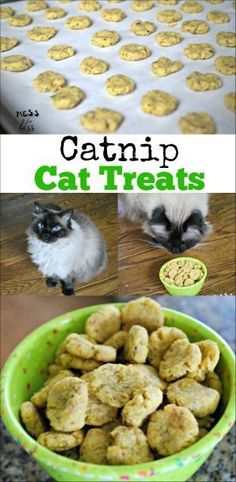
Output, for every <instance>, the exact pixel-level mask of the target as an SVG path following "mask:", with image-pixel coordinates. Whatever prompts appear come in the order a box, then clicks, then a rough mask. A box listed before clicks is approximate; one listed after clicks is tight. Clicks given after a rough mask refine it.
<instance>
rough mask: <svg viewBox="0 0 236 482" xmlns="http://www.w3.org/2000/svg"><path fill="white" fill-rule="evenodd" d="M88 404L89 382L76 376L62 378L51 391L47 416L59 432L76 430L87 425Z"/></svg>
mask: <svg viewBox="0 0 236 482" xmlns="http://www.w3.org/2000/svg"><path fill="white" fill-rule="evenodd" d="M87 404H88V389H87V383H86V382H84V381H83V380H79V379H78V378H76V377H67V378H65V379H64V380H61V381H59V382H57V383H55V385H53V387H52V388H51V390H50V391H49V394H48V399H47V417H48V419H49V420H50V423H51V426H52V428H53V429H54V430H56V431H58V432H60V431H61V432H74V431H75V430H80V429H81V428H82V427H83V426H84V425H85V416H86V409H87Z"/></svg>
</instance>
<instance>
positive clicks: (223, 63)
mask: <svg viewBox="0 0 236 482" xmlns="http://www.w3.org/2000/svg"><path fill="white" fill-rule="evenodd" d="M215 68H216V70H218V72H221V74H224V75H235V73H236V63H235V57H233V56H228V57H227V56H225V55H221V56H220V57H218V58H217V59H216V61H215Z"/></svg>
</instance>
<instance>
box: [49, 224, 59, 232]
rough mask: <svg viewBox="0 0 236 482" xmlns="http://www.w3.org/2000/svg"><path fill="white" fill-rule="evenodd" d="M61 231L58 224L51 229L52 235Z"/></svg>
mask: <svg viewBox="0 0 236 482" xmlns="http://www.w3.org/2000/svg"><path fill="white" fill-rule="evenodd" d="M61 230H62V227H61V226H60V225H59V224H56V226H53V227H52V229H51V232H52V233H59V231H61Z"/></svg>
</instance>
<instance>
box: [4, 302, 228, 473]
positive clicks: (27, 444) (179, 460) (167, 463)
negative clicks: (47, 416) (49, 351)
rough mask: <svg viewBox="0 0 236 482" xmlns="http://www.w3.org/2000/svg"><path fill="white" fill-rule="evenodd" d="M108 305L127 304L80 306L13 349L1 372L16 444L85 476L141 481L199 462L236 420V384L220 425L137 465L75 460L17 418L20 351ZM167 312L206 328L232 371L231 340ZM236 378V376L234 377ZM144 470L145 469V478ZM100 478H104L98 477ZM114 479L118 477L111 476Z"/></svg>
mask: <svg viewBox="0 0 236 482" xmlns="http://www.w3.org/2000/svg"><path fill="white" fill-rule="evenodd" d="M106 304H109V305H110V304H113V305H114V306H117V307H118V308H120V307H121V306H123V305H124V303H103V304H99V305H92V306H89V307H86V308H79V309H76V310H73V311H70V312H67V313H65V314H63V315H60V316H57V317H55V318H53V319H52V320H50V321H48V322H46V323H43V324H42V325H41V326H39V327H38V328H36V329H35V330H33V331H32V332H31V333H29V334H28V335H27V336H26V337H25V338H24V339H23V340H22V341H21V342H20V343H19V344H18V345H17V346H16V347H15V348H14V350H13V351H12V353H11V354H10V356H9V357H8V359H7V360H6V362H5V364H4V367H3V369H2V374H1V379H2V382H1V387H2V388H1V411H2V419H3V422H4V424H5V426H6V428H7V429H8V431H9V433H10V435H11V436H12V437H13V438H14V439H15V441H16V443H17V444H18V445H20V446H22V448H23V449H24V450H26V452H28V453H30V454H31V455H32V456H33V457H34V459H36V460H37V461H38V462H39V463H42V464H43V465H44V466H45V467H46V466H51V467H53V468H54V470H60V467H61V466H63V470H65V469H68V471H70V470H72V469H73V474H74V475H80V476H81V475H83V476H85V474H86V472H88V471H89V470H91V472H92V471H95V470H99V471H101V473H102V474H103V477H105V476H107V477H108V476H109V475H110V476H111V475H112V474H113V475H114V473H116V474H118V475H119V474H120V473H122V472H123V473H124V472H127V474H128V473H132V472H135V471H137V472H138V473H140V475H138V480H139V479H140V478H145V477H147V472H149V471H151V472H152V471H158V472H159V471H161V472H162V473H165V472H170V471H171V470H174V469H176V468H177V467H183V466H185V465H187V464H188V463H190V462H194V461H197V460H198V459H200V458H201V457H202V456H204V454H207V453H208V452H209V449H212V450H213V449H214V447H215V446H216V445H217V444H218V443H219V442H220V441H221V440H222V438H223V437H224V436H225V435H226V434H227V433H228V431H229V430H230V429H231V427H232V426H233V424H234V421H235V392H234V384H233V383H232V386H231V387H230V392H229V399H228V402H227V405H226V407H225V410H224V412H223V414H222V415H221V417H220V419H219V420H218V422H217V424H216V425H215V426H214V427H213V428H212V429H211V430H210V432H209V433H208V434H207V435H205V436H204V437H203V438H202V439H200V440H198V441H197V442H195V443H194V444H193V445H191V446H190V447H188V448H186V449H184V450H182V451H180V452H178V453H176V454H173V455H170V456H167V457H163V458H162V459H158V460H153V461H150V462H145V463H141V464H134V465H97V464H91V463H87V462H81V461H75V460H73V459H69V458H68V457H65V456H63V455H60V454H59V453H55V452H52V451H50V450H48V449H47V448H45V447H43V446H42V445H40V444H39V443H38V442H37V441H36V440H35V439H33V438H32V437H31V436H30V435H29V434H28V433H27V432H26V431H25V429H24V428H23V426H22V425H21V423H20V421H18V420H17V418H16V416H15V414H14V413H13V410H12V408H11V404H10V400H9V389H10V378H11V376H10V375H11V373H12V371H13V370H14V369H15V368H16V366H17V362H18V361H19V358H20V356H19V354H18V351H19V350H21V349H22V348H24V347H25V346H27V344H28V343H29V342H30V343H33V341H34V339H36V338H37V337H38V335H41V334H43V333H44V332H45V330H46V331H48V330H51V328H53V327H55V326H54V325H55V324H57V325H58V323H60V324H62V325H63V324H67V323H68V322H69V321H72V319H73V318H72V317H74V316H77V315H78V314H79V313H82V314H83V313H86V311H88V312H89V311H90V309H91V308H92V309H94V310H97V309H99V308H100V307H102V306H104V305H106ZM163 310H164V313H165V314H167V315H171V316H174V315H181V316H184V317H185V318H186V319H191V321H193V322H194V323H195V324H197V325H198V326H199V325H200V328H201V329H203V331H207V332H208V333H210V334H211V335H213V336H214V337H215V338H217V339H218V341H219V342H220V343H221V344H222V345H223V346H224V348H225V350H226V352H227V355H228V356H229V357H230V360H231V363H232V367H233V371H235V370H234V367H235V355H234V353H233V351H232V349H231V348H230V346H229V345H228V343H227V342H226V341H225V340H224V339H223V338H222V337H221V336H220V335H219V334H218V333H217V332H215V331H214V330H213V329H212V328H210V327H209V326H208V325H206V324H205V323H203V322H201V321H199V320H197V319H196V318H194V317H192V316H191V315H188V314H185V313H182V312H179V311H177V310H173V309H170V308H165V307H163ZM234 378H235V377H234ZM141 472H143V477H142V474H141ZM99 480H105V479H104V478H103V479H99ZM112 480H115V479H112Z"/></svg>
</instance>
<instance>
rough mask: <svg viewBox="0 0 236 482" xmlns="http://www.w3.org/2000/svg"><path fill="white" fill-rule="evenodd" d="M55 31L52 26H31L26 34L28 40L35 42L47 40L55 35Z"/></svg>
mask: <svg viewBox="0 0 236 482" xmlns="http://www.w3.org/2000/svg"><path fill="white" fill-rule="evenodd" d="M56 33H57V31H56V29H55V28H54V27H33V28H32V29H31V30H29V31H28V33H27V35H28V37H29V38H30V40H34V41H35V42H47V41H48V40H50V39H51V38H52V37H54V36H55V35H56Z"/></svg>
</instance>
